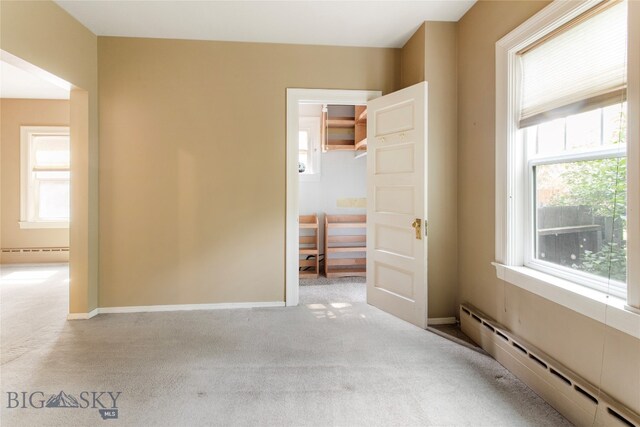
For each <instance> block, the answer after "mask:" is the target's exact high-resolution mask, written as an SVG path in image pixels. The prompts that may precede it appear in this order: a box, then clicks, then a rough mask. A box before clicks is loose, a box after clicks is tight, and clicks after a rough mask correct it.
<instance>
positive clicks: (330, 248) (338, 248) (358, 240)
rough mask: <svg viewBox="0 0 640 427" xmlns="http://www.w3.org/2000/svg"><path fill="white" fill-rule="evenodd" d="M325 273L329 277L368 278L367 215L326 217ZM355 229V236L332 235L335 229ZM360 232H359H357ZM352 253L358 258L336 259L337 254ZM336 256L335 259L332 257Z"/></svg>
mask: <svg viewBox="0 0 640 427" xmlns="http://www.w3.org/2000/svg"><path fill="white" fill-rule="evenodd" d="M324 224H325V229H324V233H325V238H324V245H325V246H324V254H325V261H324V271H325V274H326V275H327V277H348V276H366V264H367V258H366V255H367V247H366V241H367V240H366V239H367V236H366V235H365V234H363V233H362V229H363V228H365V227H366V226H367V216H366V215H325V218H324ZM349 228H350V229H354V233H355V234H330V231H331V230H335V229H341V230H343V229H349ZM355 230H358V231H355ZM338 253H351V254H353V255H352V256H357V255H356V254H360V256H359V257H357V258H336V257H335V254H338ZM330 255H334V257H333V258H332V257H330Z"/></svg>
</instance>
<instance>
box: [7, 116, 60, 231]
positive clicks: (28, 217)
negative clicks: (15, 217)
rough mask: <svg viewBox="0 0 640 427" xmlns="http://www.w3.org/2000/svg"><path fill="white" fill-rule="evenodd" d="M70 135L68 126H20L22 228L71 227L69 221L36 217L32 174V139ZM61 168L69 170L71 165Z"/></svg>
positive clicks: (20, 224)
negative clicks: (43, 136) (44, 136)
mask: <svg viewBox="0 0 640 427" xmlns="http://www.w3.org/2000/svg"><path fill="white" fill-rule="evenodd" d="M42 135H46V136H66V137H69V127H68V126H21V127H20V221H19V222H18V225H19V226H20V228H21V229H41V228H42V229H51V228H69V221H44V220H38V219H37V218H36V214H35V210H36V206H35V204H34V203H35V202H34V200H33V199H34V197H35V193H34V191H33V188H32V184H30V183H31V180H30V174H31V172H32V169H33V165H32V163H33V161H34V160H33V153H32V140H33V138H34V137H37V136H42ZM60 170H67V171H68V170H69V166H68V165H67V166H65V168H63V169H60Z"/></svg>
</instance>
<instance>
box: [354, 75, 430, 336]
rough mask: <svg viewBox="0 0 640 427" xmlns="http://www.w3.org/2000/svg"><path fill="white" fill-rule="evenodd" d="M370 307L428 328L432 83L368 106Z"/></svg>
mask: <svg viewBox="0 0 640 427" xmlns="http://www.w3.org/2000/svg"><path fill="white" fill-rule="evenodd" d="M367 122H368V123H367V146H368V147H367V302H368V303H369V304H371V305H373V306H376V307H378V308H379V309H381V310H384V311H386V312H388V313H390V314H393V315H394V316H397V317H399V318H401V319H404V320H406V321H408V322H411V323H413V324H414V325H417V326H419V327H421V328H426V326H427V238H426V225H425V224H426V214H427V193H426V191H427V170H426V165H427V83H426V82H422V83H418V84H416V85H414V86H411V87H408V88H406V89H402V90H400V91H398V92H394V93H391V94H389V95H385V96H382V97H380V98H376V99H374V100H372V101H369V102H368V107H367Z"/></svg>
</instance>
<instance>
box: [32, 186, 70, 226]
mask: <svg viewBox="0 0 640 427" xmlns="http://www.w3.org/2000/svg"><path fill="white" fill-rule="evenodd" d="M38 188H39V198H38V201H39V204H38V217H39V219H41V220H46V221H55V220H58V221H68V220H69V181H40V182H39V186H38Z"/></svg>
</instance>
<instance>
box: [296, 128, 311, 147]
mask: <svg viewBox="0 0 640 427" xmlns="http://www.w3.org/2000/svg"><path fill="white" fill-rule="evenodd" d="M298 142H299V143H300V149H301V150H308V149H309V133H308V132H307V131H306V130H301V131H300V132H298Z"/></svg>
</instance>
